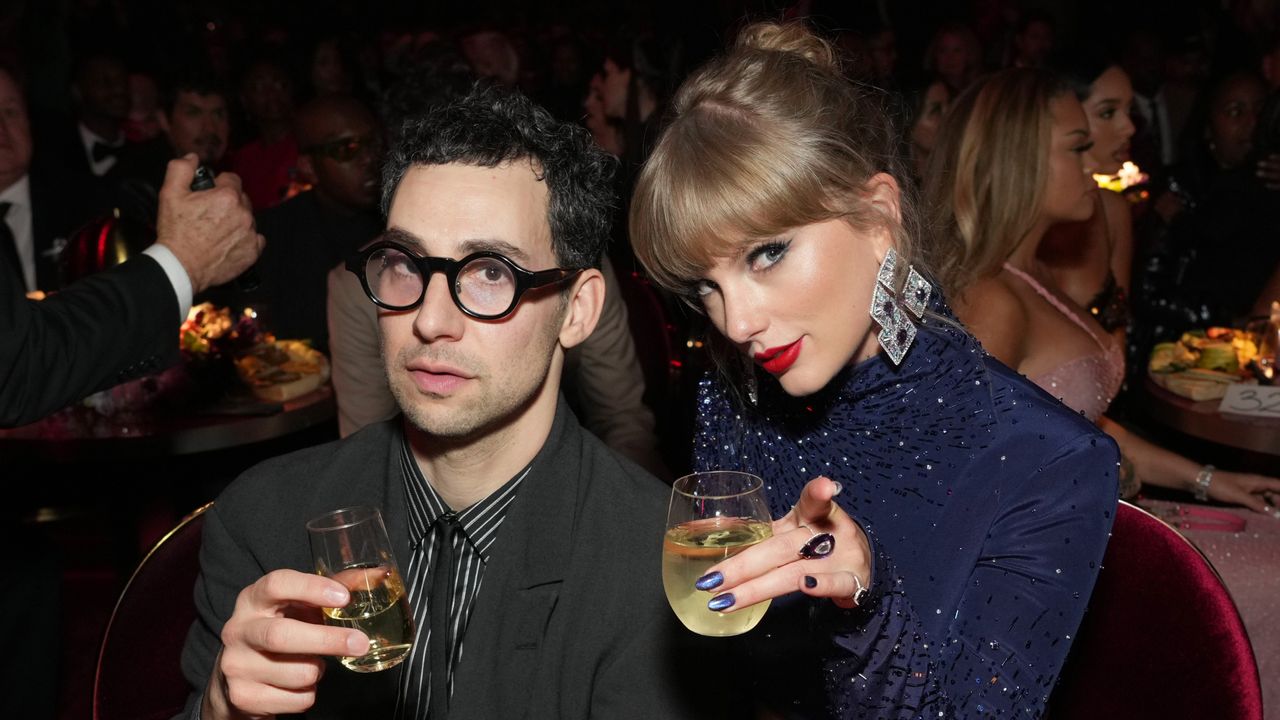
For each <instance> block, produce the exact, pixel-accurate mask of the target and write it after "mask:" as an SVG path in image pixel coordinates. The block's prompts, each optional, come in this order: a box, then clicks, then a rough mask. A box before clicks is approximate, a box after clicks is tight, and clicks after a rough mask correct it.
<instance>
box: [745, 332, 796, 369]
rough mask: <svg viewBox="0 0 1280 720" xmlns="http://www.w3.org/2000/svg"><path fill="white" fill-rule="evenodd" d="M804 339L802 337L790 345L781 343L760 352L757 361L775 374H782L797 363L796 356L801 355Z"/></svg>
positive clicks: (756, 356) (756, 357) (757, 354)
mask: <svg viewBox="0 0 1280 720" xmlns="http://www.w3.org/2000/svg"><path fill="white" fill-rule="evenodd" d="M803 340H804V338H800V340H796V341H795V342H793V343H791V344H790V345H779V346H778V347H774V348H769V349H768V350H765V351H764V352H758V353H756V355H755V359H756V362H758V363H760V367H762V368H764V369H765V370H768V371H769V372H771V373H773V374H774V375H781V374H782V373H784V372H786V371H787V370H788V369H789V368H790V367H791V366H792V365H794V364H795V362H796V358H798V357H800V343H801V341H803Z"/></svg>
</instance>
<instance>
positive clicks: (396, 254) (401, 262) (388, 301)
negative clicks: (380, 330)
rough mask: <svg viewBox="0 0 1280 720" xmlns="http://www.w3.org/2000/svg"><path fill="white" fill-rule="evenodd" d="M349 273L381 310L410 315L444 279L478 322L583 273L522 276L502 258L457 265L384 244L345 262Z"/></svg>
mask: <svg viewBox="0 0 1280 720" xmlns="http://www.w3.org/2000/svg"><path fill="white" fill-rule="evenodd" d="M347 270H349V271H350V272H352V273H354V274H355V275H356V277H359V278H360V283H361V284H362V285H364V292H365V294H366V295H368V296H369V299H370V300H372V301H373V302H374V304H376V305H378V306H379V307H384V308H386V309H388V310H412V309H413V308H415V307H417V306H418V305H420V304H422V299H423V298H425V297H426V295H427V282H428V278H430V277H431V275H432V274H433V273H443V274H444V276H445V279H447V280H448V281H449V294H450V296H452V297H453V304H454V305H457V306H458V309H459V310H461V311H462V312H464V313H466V314H467V315H469V316H471V317H473V318H476V319H477V320H499V319H501V318H504V317H506V316H508V315H510V314H511V312H512V311H513V310H515V309H516V305H518V304H519V303H520V297H521V296H523V295H524V293H525V291H527V290H532V289H534V288H539V287H543V286H545V285H553V284H555V283H558V282H563V281H565V280H568V279H570V278H572V277H574V276H576V275H577V274H578V273H580V272H582V269H581V268H578V269H567V268H552V269H550V270H539V271H536V272H535V271H532V270H525V269H524V268H522V267H520V266H519V265H517V264H515V263H514V262H512V261H511V260H509V259H507V258H506V257H505V256H503V255H501V254H500V253H496V252H490V251H482V252H477V253H472V254H470V255H468V256H466V257H464V258H462V259H461V260H454V259H453V258H441V257H422V256H420V255H417V254H415V253H414V252H413V251H411V250H409V249H408V248H406V247H404V246H403V245H400V244H399V243H395V242H391V241H389V240H384V241H381V242H377V243H374V244H373V245H370V246H369V247H367V248H365V249H364V250H361V251H360V252H357V253H356V254H354V255H352V256H351V257H349V258H347Z"/></svg>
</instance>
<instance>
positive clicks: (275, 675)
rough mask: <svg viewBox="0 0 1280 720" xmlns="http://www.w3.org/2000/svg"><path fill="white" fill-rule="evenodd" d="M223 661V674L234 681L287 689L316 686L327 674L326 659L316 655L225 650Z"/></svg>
mask: <svg viewBox="0 0 1280 720" xmlns="http://www.w3.org/2000/svg"><path fill="white" fill-rule="evenodd" d="M220 662H221V665H222V674H223V675H224V676H225V677H227V678H231V679H232V680H233V681H235V680H238V681H241V682H247V683H252V684H261V685H271V686H273V687H278V688H281V689H284V690H306V689H309V688H315V686H316V685H317V684H318V683H319V682H320V678H321V677H323V676H324V660H323V659H321V658H319V657H313V656H305V657H304V656H298V655H279V654H276V653H259V652H256V651H247V652H246V651H239V652H237V651H231V652H224V653H223V654H222V659H221V661H220Z"/></svg>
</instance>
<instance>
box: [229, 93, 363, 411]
mask: <svg viewBox="0 0 1280 720" xmlns="http://www.w3.org/2000/svg"><path fill="white" fill-rule="evenodd" d="M296 132H297V136H298V142H299V145H300V146H301V153H300V154H299V156H298V170H299V172H300V174H301V177H302V179H303V180H304V181H305V182H306V183H307V184H308V185H310V186H311V190H309V191H307V192H304V193H300V194H298V195H296V196H295V197H293V198H292V199H290V200H287V201H285V202H284V203H283V204H281V205H278V206H276V207H273V208H270V209H268V210H265V211H263V212H261V213H259V215H258V229H259V230H260V231H261V232H262V235H263V237H265V238H266V239H267V247H266V250H264V251H263V253H262V260H261V261H259V263H258V270H257V272H258V275H259V278H260V284H259V286H258V288H257V290H254V291H252V292H248V293H244V294H243V295H242V296H241V297H238V298H236V299H235V301H234V302H235V303H236V304H240V303H244V304H246V305H252V306H253V307H254V308H260V316H261V317H262V318H263V321H264V323H265V324H266V326H267V327H268V328H269V329H270V330H271V331H272V332H274V333H275V334H276V335H277V336H278V337H282V338H299V339H302V338H305V339H309V340H311V341H312V344H313V345H314V346H315V347H316V348H318V349H320V350H325V351H327V349H328V339H329V338H328V336H329V331H328V327H327V325H326V323H325V277H326V275H327V274H328V272H329V270H330V268H332V267H334V266H335V265H338V264H340V263H341V262H342V261H343V260H345V259H346V257H347V256H348V255H350V254H351V253H352V252H354V251H355V250H356V249H357V248H359V247H360V246H362V245H364V244H365V243H367V242H368V241H369V240H371V239H373V237H374V236H375V235H377V234H378V233H379V232H381V231H382V218H381V216H380V215H379V214H378V211H377V202H378V168H379V164H380V163H381V162H382V136H381V132H380V131H379V129H378V123H377V121H376V120H375V119H374V117H373V113H371V112H369V110H367V109H366V108H365V107H364V105H362V104H361V103H360V102H359V101H358V100H355V99H353V98H350V97H347V96H340V95H330V96H325V97H321V98H317V99H315V100H312V101H311V102H309V103H307V104H306V105H304V106H303V107H302V108H301V109H300V110H299V112H298V115H297V130H296ZM353 279H354V278H353ZM356 284H357V286H358V285H359V281H357V282H356ZM359 300H360V302H361V304H362V305H363V306H365V307H368V306H369V305H370V303H369V301H368V299H367V298H365V297H364V293H363V292H361V293H360V298H359ZM378 419H382V418H378Z"/></svg>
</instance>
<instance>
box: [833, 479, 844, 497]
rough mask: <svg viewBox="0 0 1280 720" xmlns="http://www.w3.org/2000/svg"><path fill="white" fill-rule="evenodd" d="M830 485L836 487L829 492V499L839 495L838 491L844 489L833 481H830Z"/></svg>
mask: <svg viewBox="0 0 1280 720" xmlns="http://www.w3.org/2000/svg"><path fill="white" fill-rule="evenodd" d="M831 484H832V485H835V486H836V487H835V489H834V490H832V491H831V497H835V496H837V495H839V494H840V491H841V490H843V489H844V486H843V485H841V484H840V483H838V482H836V481H835V480H832V481H831Z"/></svg>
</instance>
